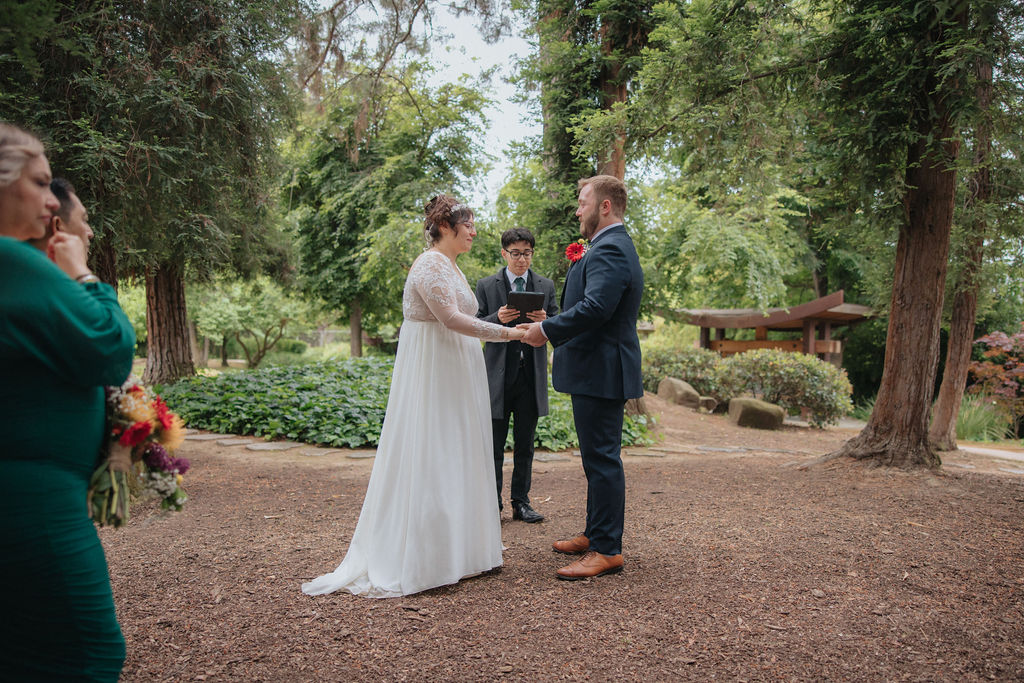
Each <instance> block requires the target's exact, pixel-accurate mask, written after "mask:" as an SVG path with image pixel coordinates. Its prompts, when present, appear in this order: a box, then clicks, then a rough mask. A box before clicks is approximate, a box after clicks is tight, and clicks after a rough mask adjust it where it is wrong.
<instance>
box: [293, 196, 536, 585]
mask: <svg viewBox="0 0 1024 683" xmlns="http://www.w3.org/2000/svg"><path fill="white" fill-rule="evenodd" d="M424 226H425V229H426V234H427V240H428V242H429V243H430V248H429V249H428V250H427V251H425V252H423V254H421V255H420V256H419V257H418V258H417V259H416V261H415V262H414V263H413V265H412V268H411V269H410V270H409V276H408V278H407V279H406V281H405V292H404V294H403V296H402V314H403V318H404V321H403V323H402V328H401V332H400V335H399V343H398V355H397V357H396V359H395V370H394V375H392V379H391V394H390V396H389V398H388V407H387V413H386V414H385V416H384V426H383V428H382V429H381V433H380V441H379V445H378V447H377V457H376V460H375V461H374V463H373V473H372V474H371V475H370V484H369V486H368V488H367V490H366V498H365V499H364V501H363V508H362V511H361V512H360V513H359V521H358V522H357V523H356V530H355V532H354V533H353V534H352V542H351V543H349V547H348V553H347V554H346V555H345V558H344V560H342V562H341V564H340V565H339V566H338V568H337V569H335V570H334V571H333V572H331V573H330V574H324V575H323V576H320V577H318V578H316V579H313V580H312V581H310V582H308V583H304V584H302V590H303V592H305V593H307V594H309V595H322V594H324V593H332V592H334V591H337V590H345V591H348V592H350V593H354V594H355V595H364V596H366V597H372V598H389V597H397V596H400V595H410V594H412V593H418V592H420V591H424V590H427V589H429V588H435V587H437V586H444V585H447V584H451V583H456V582H458V581H459V580H460V579H462V578H465V577H467V576H471V575H474V574H479V573H481V572H485V571H487V570H489V569H493V568H495V567H499V566H501V526H500V522H499V518H498V506H497V504H496V503H495V502H494V486H495V483H494V481H495V480H494V463H493V462H492V460H491V458H490V457H489V455H490V453H491V448H492V445H491V414H490V403H489V400H488V393H487V373H486V370H485V368H484V358H483V351H482V350H481V348H480V342H479V341H478V339H483V340H486V341H492V342H494V341H499V342H500V341H509V340H512V339H519V338H521V337H522V335H523V331H522V330H519V329H516V328H509V327H503V326H501V325H495V324H492V323H487V322H484V321H482V320H479V319H478V318H476V311H477V299H476V296H475V295H474V294H473V290H472V289H470V287H469V283H467V282H466V277H465V275H463V274H462V271H461V270H459V267H458V266H456V265H455V258H456V257H457V256H458V255H459V254H462V253H465V252H467V251H469V249H470V247H471V246H472V244H473V237H474V236H476V229H475V228H474V226H473V211H472V210H471V209H470V208H469V207H468V206H466V205H465V204H459V203H457V201H456V200H455V199H454V198H452V197H449V196H447V195H440V196H438V197H435V198H433V199H431V200H430V203H429V204H427V207H426V220H425V222H424Z"/></svg>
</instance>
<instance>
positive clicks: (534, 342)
mask: <svg viewBox="0 0 1024 683" xmlns="http://www.w3.org/2000/svg"><path fill="white" fill-rule="evenodd" d="M518 327H520V328H522V329H524V330H526V334H524V335H523V338H522V339H521V340H520V341H522V342H523V343H524V344H529V345H530V346H544V345H545V344H546V343H547V342H548V338H547V337H545V336H544V330H542V329H541V327H540V323H523V324H522V325H518Z"/></svg>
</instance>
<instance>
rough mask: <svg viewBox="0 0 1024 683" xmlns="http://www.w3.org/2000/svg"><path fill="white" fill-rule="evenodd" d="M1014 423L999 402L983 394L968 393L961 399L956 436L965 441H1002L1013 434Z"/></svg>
mask: <svg viewBox="0 0 1024 683" xmlns="http://www.w3.org/2000/svg"><path fill="white" fill-rule="evenodd" d="M1012 427H1013V425H1012V424H1011V423H1010V421H1009V419H1008V418H1007V415H1006V413H1005V412H1003V410H1002V409H1001V408H1000V407H999V403H998V402H997V401H995V400H993V399H992V398H990V397H988V396H985V395H983V394H968V395H966V396H964V397H963V399H962V400H961V401H960V412H959V414H958V415H957V420H956V438H957V439H962V440H964V441H1000V440H1002V439H1005V438H1008V437H1012V436H1013V428H1012Z"/></svg>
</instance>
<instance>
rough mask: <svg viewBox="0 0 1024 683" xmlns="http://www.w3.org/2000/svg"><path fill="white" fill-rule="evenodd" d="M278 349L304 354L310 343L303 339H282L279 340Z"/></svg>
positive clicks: (283, 351) (281, 351)
mask: <svg viewBox="0 0 1024 683" xmlns="http://www.w3.org/2000/svg"><path fill="white" fill-rule="evenodd" d="M276 348H277V350H278V352H280V353H298V354H302V353H305V352H306V349H308V348H309V344H307V343H306V342H304V341H302V340H301V339H282V340H281V341H279V342H277V347H276Z"/></svg>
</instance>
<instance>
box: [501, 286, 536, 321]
mask: <svg viewBox="0 0 1024 683" xmlns="http://www.w3.org/2000/svg"><path fill="white" fill-rule="evenodd" d="M508 307H509V308H514V309H516V310H517V311H519V317H518V318H517V319H516V320H515V323H516V324H517V325H518V324H519V323H528V322H531V321H530V319H529V318H527V317H526V314H527V313H531V312H533V311H539V310H540V309H542V308H544V293H543V292H509V293H508Z"/></svg>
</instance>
